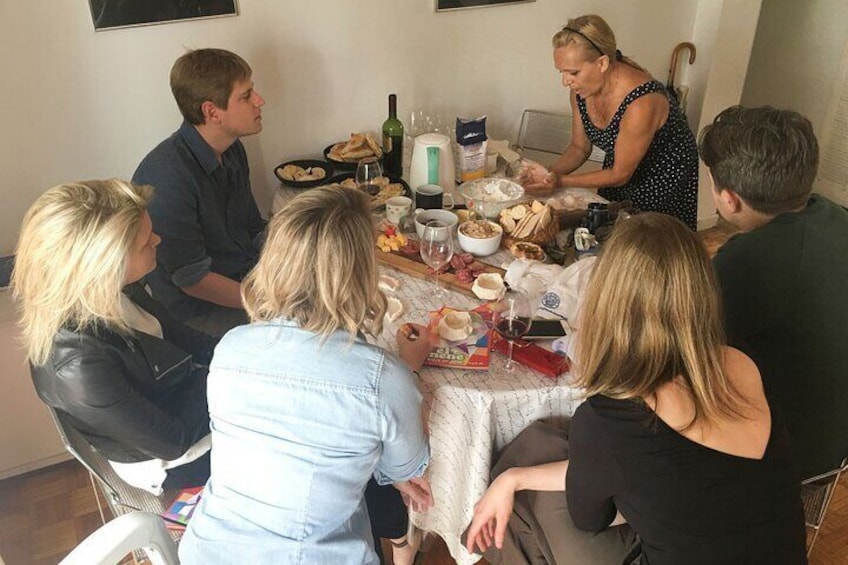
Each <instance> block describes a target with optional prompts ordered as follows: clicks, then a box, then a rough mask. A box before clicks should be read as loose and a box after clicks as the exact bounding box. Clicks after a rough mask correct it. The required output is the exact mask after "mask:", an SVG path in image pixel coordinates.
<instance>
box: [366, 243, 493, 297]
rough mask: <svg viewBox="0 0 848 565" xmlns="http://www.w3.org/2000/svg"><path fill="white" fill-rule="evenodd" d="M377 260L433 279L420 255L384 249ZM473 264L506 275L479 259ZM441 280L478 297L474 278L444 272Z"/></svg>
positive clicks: (475, 267) (483, 271)
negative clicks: (465, 278) (410, 255)
mask: <svg viewBox="0 0 848 565" xmlns="http://www.w3.org/2000/svg"><path fill="white" fill-rule="evenodd" d="M377 261H379V262H380V263H382V264H384V265H389V266H391V267H394V268H395V269H397V270H399V271H401V272H402V273H406V274H408V275H410V276H412V277H415V278H417V279H423V280H430V281H432V280H433V272H432V270H431V269H430V267H428V266H427V265H426V264H425V263H424V261H423V260H421V259H420V258H419V257H408V256H406V255H404V254H403V253H400V252H397V251H392V252H390V253H383V252H382V251H378V252H377ZM471 266H472V267H473V268H474V269H475V270H477V271H479V272H480V273H497V274H499V275H501V276H503V275H504V270H503V269H499V268H497V267H494V266H492V265H487V264H486V263H482V262H480V261H477V260H474V261H473V263H472V265H471ZM439 280H440V281H441V282H442V284H444V285H446V286H448V287H450V288H452V289H454V290H458V291H460V292H462V293H464V294H467V295H469V296H472V297H474V298H476V295H475V294H474V291H473V290H472V287H473V286H474V281H473V280H472V281H470V282H469V281H465V280H462V279H461V278H460V277H458V276H457V275H456V274H455V273H452V272H447V273H442V274H441V275H439Z"/></svg>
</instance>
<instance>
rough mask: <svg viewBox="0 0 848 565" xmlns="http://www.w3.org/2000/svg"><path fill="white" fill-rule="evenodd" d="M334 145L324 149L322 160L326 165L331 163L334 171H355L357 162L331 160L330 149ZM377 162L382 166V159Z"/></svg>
mask: <svg viewBox="0 0 848 565" xmlns="http://www.w3.org/2000/svg"><path fill="white" fill-rule="evenodd" d="M334 145H335V143H331V144H330V145H328V146H327V147H325V148H324V159H326V160H327V162H328V163H332V164H333V166H334V167H335V168H336V170H339V171H355V170H356V166H357V165H358V164H359V160H357V161H355V162H351V163H349V162H347V161H336V160H335V159H332V158H331V157H330V149H332V148H333V146H334ZM367 158H368V157H363V159H367ZM377 160H378V161H379V162H380V165H381V166H382V164H383V157H382V156H381V157H379V158H378V159H377Z"/></svg>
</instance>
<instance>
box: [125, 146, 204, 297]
mask: <svg viewBox="0 0 848 565" xmlns="http://www.w3.org/2000/svg"><path fill="white" fill-rule="evenodd" d="M133 182H136V183H142V184H149V185H152V186H153V188H154V189H155V190H154V193H153V199H152V200H151V202H150V205H149V206H148V212H149V213H150V218H151V219H152V220H153V226H154V230H155V231H156V233H157V234H158V235H159V236H160V237H161V238H162V242H161V243H160V245H159V247H158V248H157V250H156V255H157V256H156V259H157V262H158V263H159V265H161V266H162V268H163V269H164V270H165V272H166V273H168V275H169V276H170V277H171V280H172V282H173V283H174V284H175V285H177V286H179V287H185V286H191V285H193V284H196V283H198V282H200V280H201V279H202V278H203V277H205V276H206V275H207V274H208V273H209V272H210V270H211V263H212V259H211V258H210V257H209V254H208V252H207V250H206V244H205V240H204V235H203V229H202V228H201V226H200V222H199V221H198V218H199V214H200V211H199V209H198V192H199V187H198V186H197V181H196V179H194V178H192V176H191V174H189V171H187V170H184V169H183V167H181V166H179V163H178V162H176V161H173V160H171V161H170V162H167V161H166V160H164V159H161V160H160V159H155V158H154V159H151V160H147V159H146V160H145V161H144V162H142V164H141V165H140V166H139V168H138V170H137V171H136V173H135V175H134V176H133Z"/></svg>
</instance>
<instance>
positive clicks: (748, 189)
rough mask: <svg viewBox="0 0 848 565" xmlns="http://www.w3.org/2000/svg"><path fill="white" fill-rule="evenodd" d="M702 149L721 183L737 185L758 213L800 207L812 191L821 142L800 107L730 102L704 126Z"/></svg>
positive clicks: (721, 185)
mask: <svg viewBox="0 0 848 565" xmlns="http://www.w3.org/2000/svg"><path fill="white" fill-rule="evenodd" d="M698 149H699V150H700V153H701V159H703V160H704V164H706V165H707V167H709V168H710V173H711V174H712V176H713V180H714V181H715V185H716V188H717V189H722V188H723V189H730V190H733V191H734V192H735V193H737V194H738V195H739V196H740V197H741V198H742V199H743V200H744V201H745V202H746V203H747V204H748V205H749V206H750V207H751V208H753V209H754V210H757V211H758V212H763V213H766V214H778V213H781V212H786V211H789V210H794V209H797V208H799V207H801V206H803V205H804V203H805V202H806V201H807V198H808V197H809V195H810V192H811V191H812V190H813V181H814V180H815V178H816V172H817V170H818V165H819V145H818V142H817V141H816V136H815V134H814V133H813V126H812V124H810V121H809V120H808V119H807V118H805V117H804V116H802V115H801V114H799V113H798V112H793V111H791V110H778V109H776V108H772V107H771V106H763V107H761V108H743V107H742V106H731V107H730V108H727V109H726V110H724V111H723V112H721V113H720V114H719V115H718V116H716V119H715V120H714V121H713V123H712V124H710V125H708V126H706V127H704V129H703V130H701V134H700V136H699V139H698Z"/></svg>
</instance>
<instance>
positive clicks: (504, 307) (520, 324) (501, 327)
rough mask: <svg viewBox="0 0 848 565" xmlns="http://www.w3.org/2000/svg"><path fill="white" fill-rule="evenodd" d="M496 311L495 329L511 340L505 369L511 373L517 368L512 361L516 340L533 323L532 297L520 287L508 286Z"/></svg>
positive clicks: (497, 304)
mask: <svg viewBox="0 0 848 565" xmlns="http://www.w3.org/2000/svg"><path fill="white" fill-rule="evenodd" d="M495 311H496V312H497V313H498V323H497V325H496V326H495V330H496V331H497V332H498V333H499V334H500V335H501V336H503V337H504V338H505V339H506V340H507V341H508V342H509V355H508V356H507V361H506V364H505V365H504V371H506V372H508V373H510V372H512V371H513V370H514V368H515V363H513V362H512V348H513V347H514V345H515V340H516V339H519V338H522V337H524V336H525V335H527V332H529V331H530V325H531V324H532V323H533V317H532V314H533V312H532V311H531V310H530V298H529V297H528V296H527V293H526V292H525V291H523V290H521V289H520V288H514V287H507V289H506V291H505V292H504V295H503V297H501V299H500V300H498V301H497V302H496V303H495Z"/></svg>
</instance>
